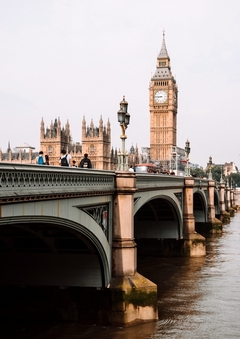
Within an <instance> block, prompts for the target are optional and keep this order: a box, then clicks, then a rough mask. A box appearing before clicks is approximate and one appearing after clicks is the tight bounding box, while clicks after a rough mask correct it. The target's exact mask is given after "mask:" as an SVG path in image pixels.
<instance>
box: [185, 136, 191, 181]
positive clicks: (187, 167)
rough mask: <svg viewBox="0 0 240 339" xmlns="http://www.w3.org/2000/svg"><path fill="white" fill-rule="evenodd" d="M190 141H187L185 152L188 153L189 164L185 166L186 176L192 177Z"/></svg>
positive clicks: (187, 160)
mask: <svg viewBox="0 0 240 339" xmlns="http://www.w3.org/2000/svg"><path fill="white" fill-rule="evenodd" d="M190 150H191V148H190V142H189V141H188V140H187V141H186V143H185V154H186V162H187V165H186V167H185V176H186V177H190V168H189V154H190Z"/></svg>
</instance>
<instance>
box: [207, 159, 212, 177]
mask: <svg viewBox="0 0 240 339" xmlns="http://www.w3.org/2000/svg"><path fill="white" fill-rule="evenodd" d="M208 163H209V172H208V180H212V157H211V156H210V157H209V160H208Z"/></svg>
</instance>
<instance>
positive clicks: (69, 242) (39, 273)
mask: <svg viewBox="0 0 240 339" xmlns="http://www.w3.org/2000/svg"><path fill="white" fill-rule="evenodd" d="M0 251H1V259H2V260H1V262H0V269H1V272H4V274H1V277H0V283H1V284H10V285H11V284H20V285H42V286H43V285H44V286H48V285H49V286H78V287H100V288H101V287H106V286H107V285H108V284H109V281H110V267H109V263H108V259H107V255H106V252H105V249H104V248H103V246H102V244H101V242H100V241H99V239H98V238H97V237H96V236H95V234H94V233H92V232H91V231H90V230H89V229H87V228H86V227H84V226H83V225H81V224H78V223H76V222H75V221H72V220H67V219H64V218H58V217H49V216H16V217H4V218H1V219H0Z"/></svg>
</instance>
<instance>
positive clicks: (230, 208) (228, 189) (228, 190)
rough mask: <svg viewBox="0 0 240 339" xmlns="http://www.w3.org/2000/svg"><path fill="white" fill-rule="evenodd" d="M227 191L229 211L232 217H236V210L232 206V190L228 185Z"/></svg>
mask: <svg viewBox="0 0 240 339" xmlns="http://www.w3.org/2000/svg"><path fill="white" fill-rule="evenodd" d="M226 191H227V211H228V213H229V214H230V217H234V209H233V208H232V206H231V189H230V187H229V186H228V185H227V187H226Z"/></svg>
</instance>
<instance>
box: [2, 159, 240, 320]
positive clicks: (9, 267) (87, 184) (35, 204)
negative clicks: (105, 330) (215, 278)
mask: <svg viewBox="0 0 240 339" xmlns="http://www.w3.org/2000/svg"><path fill="white" fill-rule="evenodd" d="M235 193H236V192H235V191H234V190H233V189H232V188H231V187H229V185H228V184H225V183H216V182H215V181H214V180H203V179H200V178H192V177H181V176H170V175H161V174H159V175H158V174H136V173H132V172H128V171H116V172H114V171H101V170H89V169H87V170H83V169H76V168H64V167H53V166H46V167H45V166H38V165H26V164H24V165H23V164H15V165H14V164H3V163H1V164H0V250H1V260H0V269H1V272H2V274H1V275H0V284H1V286H58V287H59V286H61V287H63V286H64V288H68V287H81V288H93V289H96V290H101V291H104V293H106V291H108V292H109V293H108V292H107V295H108V298H110V299H108V300H110V302H109V303H108V304H109V305H110V306H108V308H107V310H105V313H107V316H106V315H105V318H106V317H107V321H108V322H109V323H111V324H130V323H134V322H136V321H145V320H154V319H157V316H158V315H157V314H158V313H157V287H156V285H155V284H154V283H152V282H151V281H150V280H148V279H147V277H143V276H141V275H140V274H139V273H138V272H137V247H138V251H139V252H142V253H144V250H145V251H165V254H166V251H168V250H169V248H170V247H171V246H175V247H176V248H177V249H178V251H179V255H183V256H190V257H198V256H204V255H205V254H206V247H205V238H204V236H203V234H204V233H209V232H211V233H215V232H218V233H219V232H221V231H222V224H223V223H224V222H228V221H229V219H230V216H233V215H234V211H235V210H236V206H235V205H236V203H235V199H236V194H235ZM200 233H201V234H200ZM169 243H170V244H171V246H169Z"/></svg>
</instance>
